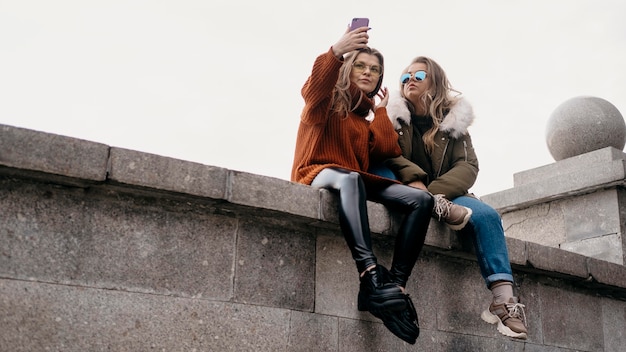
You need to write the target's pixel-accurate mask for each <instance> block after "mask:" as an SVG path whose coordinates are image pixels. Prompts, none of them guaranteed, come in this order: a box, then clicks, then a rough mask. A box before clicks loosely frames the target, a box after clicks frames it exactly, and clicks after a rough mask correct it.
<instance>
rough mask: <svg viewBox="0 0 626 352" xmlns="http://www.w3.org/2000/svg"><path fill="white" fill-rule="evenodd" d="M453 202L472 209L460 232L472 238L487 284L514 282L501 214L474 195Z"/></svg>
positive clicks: (481, 271)
mask: <svg viewBox="0 0 626 352" xmlns="http://www.w3.org/2000/svg"><path fill="white" fill-rule="evenodd" d="M452 202H453V203H455V204H458V205H462V206H465V207H468V208H470V209H472V217H471V218H470V220H469V223H468V225H467V226H466V227H465V228H464V229H463V230H461V235H462V236H467V235H469V236H471V238H472V242H473V244H474V248H475V250H476V259H477V260H478V265H479V266H480V273H481V274H482V276H483V279H485V283H486V284H487V288H489V286H490V285H491V284H492V283H494V282H495V281H509V282H514V281H513V272H512V271H511V263H510V262H509V252H508V250H507V247H506V240H505V238H504V229H503V228H502V219H501V218H500V214H498V212H497V211H496V210H495V209H494V208H492V207H491V206H490V205H488V204H486V203H484V202H482V201H480V200H478V199H476V198H474V197H467V196H461V197H458V198H455V199H453V200H452Z"/></svg>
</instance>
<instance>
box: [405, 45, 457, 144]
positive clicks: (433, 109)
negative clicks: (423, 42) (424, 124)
mask: <svg viewBox="0 0 626 352" xmlns="http://www.w3.org/2000/svg"><path fill="white" fill-rule="evenodd" d="M416 63H422V64H424V65H426V77H427V80H428V82H425V83H427V84H428V89H427V90H426V91H425V92H424V94H422V96H421V97H420V99H421V101H422V103H423V104H424V107H426V108H427V111H428V115H430V117H431V118H432V120H433V126H432V127H431V129H429V130H428V131H427V132H426V133H425V134H424V136H423V137H422V139H423V141H424V145H425V146H426V150H427V151H428V152H431V151H432V150H433V148H434V147H435V134H436V133H437V130H438V129H439V125H440V124H441V122H442V121H443V119H444V117H445V116H446V114H447V113H448V111H450V109H451V108H452V106H453V105H454V104H455V103H456V102H457V100H458V97H459V95H461V92H459V91H458V90H456V89H454V88H452V85H451V84H450V81H448V77H447V76H446V72H445V71H444V70H443V68H442V67H441V66H440V65H439V64H438V63H437V62H436V61H435V60H433V59H431V58H429V57H426V56H418V57H416V58H414V59H413V61H411V63H410V64H409V66H407V67H406V68H405V69H404V70H403V71H402V74H405V73H408V72H409V67H410V66H411V65H413V64H416ZM402 74H401V75H402ZM400 95H401V96H402V97H403V98H405V100H406V102H407V106H408V108H409V110H410V111H411V113H415V106H413V104H412V103H411V102H410V101H409V100H408V99H406V96H405V95H404V84H402V83H400Z"/></svg>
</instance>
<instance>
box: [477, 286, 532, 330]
mask: <svg viewBox="0 0 626 352" xmlns="http://www.w3.org/2000/svg"><path fill="white" fill-rule="evenodd" d="M480 317H481V318H482V319H483V320H484V321H486V322H487V323H489V324H496V323H497V324H498V331H499V332H500V333H501V334H502V335H505V336H509V337H514V338H516V339H522V340H526V338H527V337H528V330H527V329H526V314H525V313H524V305H523V304H521V303H519V302H518V300H517V298H516V297H511V299H510V300H509V302H508V303H499V304H495V303H493V302H492V303H491V304H490V305H489V309H485V310H484V311H483V313H482V314H481V315H480Z"/></svg>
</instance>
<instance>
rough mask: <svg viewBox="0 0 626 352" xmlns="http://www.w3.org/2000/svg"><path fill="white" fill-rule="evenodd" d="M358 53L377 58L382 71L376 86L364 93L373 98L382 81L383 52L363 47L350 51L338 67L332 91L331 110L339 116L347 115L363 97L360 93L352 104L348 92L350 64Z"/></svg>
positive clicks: (383, 68) (383, 69)
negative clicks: (337, 75) (337, 76)
mask: <svg viewBox="0 0 626 352" xmlns="http://www.w3.org/2000/svg"><path fill="white" fill-rule="evenodd" d="M360 53H365V54H370V55H374V56H376V57H377V58H378V61H379V62H380V67H381V68H382V72H381V74H380V77H378V83H377V84H376V88H374V90H373V91H371V92H368V93H366V94H365V95H366V96H367V97H368V98H373V97H374V96H375V95H376V93H378V90H379V89H380V86H381V84H382V83H383V74H384V73H385V61H384V58H383V54H381V53H380V51H378V50H376V49H374V48H370V47H365V48H363V49H359V50H355V51H352V52H350V53H349V54H348V55H346V57H345V58H344V60H343V65H342V66H341V68H340V69H339V78H338V79H337V83H336V84H335V90H334V91H333V102H332V106H333V111H334V112H336V113H337V114H339V116H348V113H349V112H350V111H352V109H354V108H356V107H357V106H359V104H360V103H361V99H363V95H362V94H361V95H360V97H359V101H358V102H357V103H356V104H355V105H354V106H352V98H353V97H352V94H350V83H351V82H350V73H351V72H352V64H354V61H356V57H357V56H358V55H359V54H360Z"/></svg>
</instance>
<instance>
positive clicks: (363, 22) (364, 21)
mask: <svg viewBox="0 0 626 352" xmlns="http://www.w3.org/2000/svg"><path fill="white" fill-rule="evenodd" d="M369 24H370V20H369V18H353V19H352V24H351V25H350V30H351V31H353V30H355V29H357V28H360V27H367V26H369Z"/></svg>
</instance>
